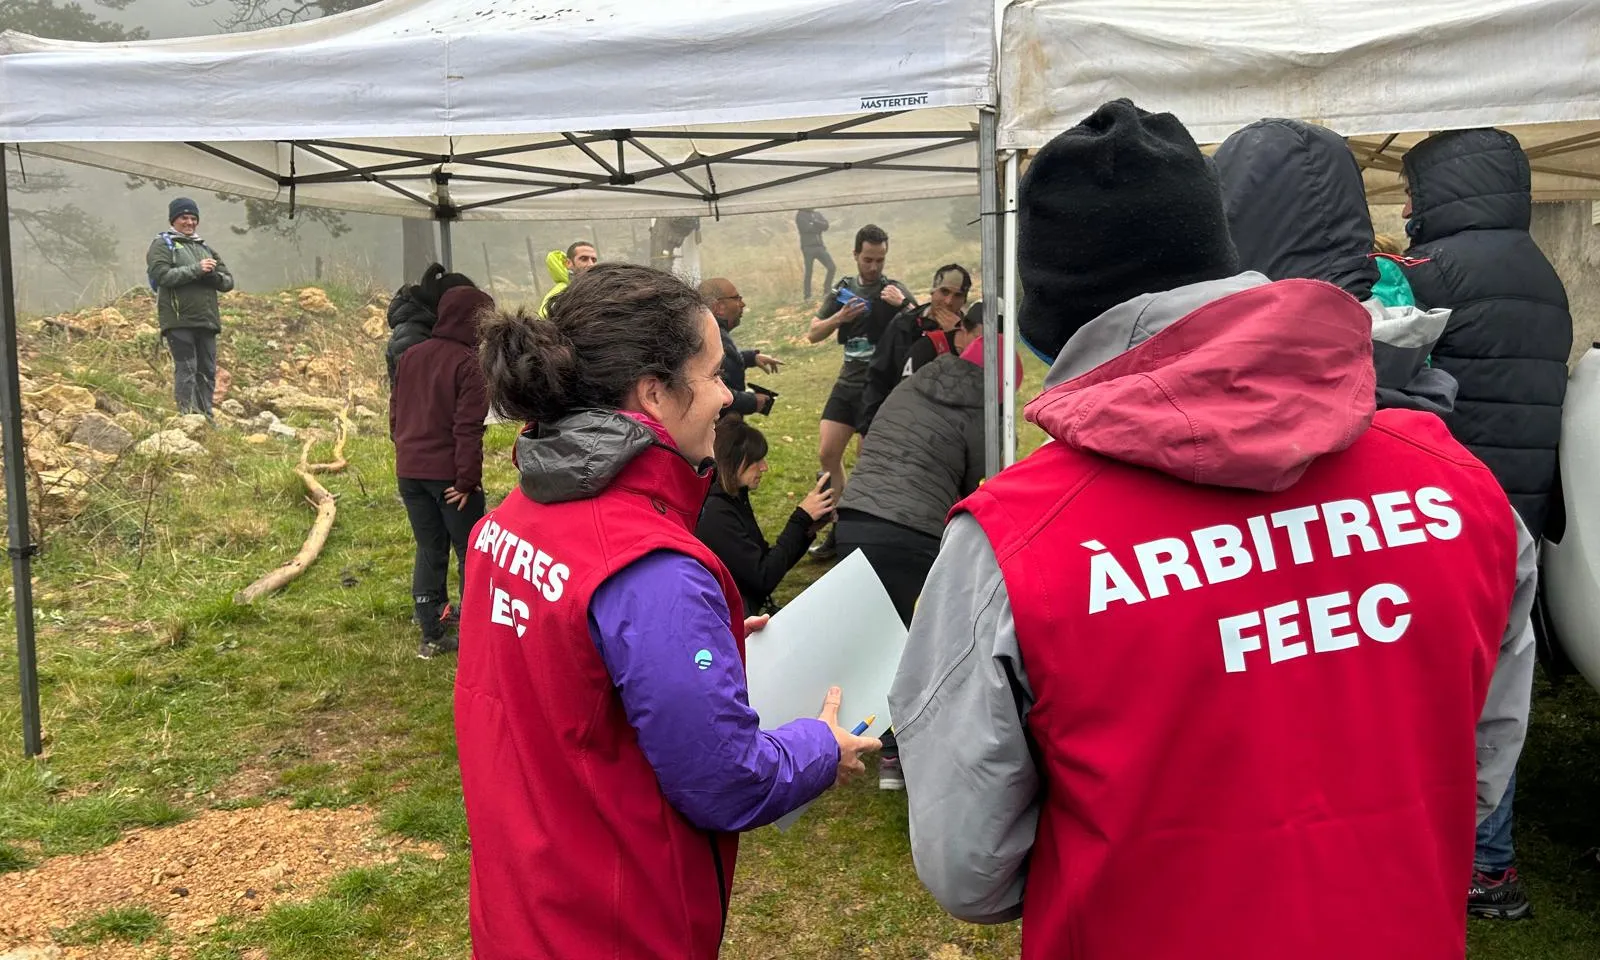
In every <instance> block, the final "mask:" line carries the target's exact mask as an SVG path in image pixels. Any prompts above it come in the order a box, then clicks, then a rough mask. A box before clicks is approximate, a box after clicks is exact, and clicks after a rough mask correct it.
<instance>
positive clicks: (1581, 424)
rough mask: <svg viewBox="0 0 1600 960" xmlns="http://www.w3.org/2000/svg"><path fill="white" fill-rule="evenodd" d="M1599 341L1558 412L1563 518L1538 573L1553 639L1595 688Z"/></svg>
mask: <svg viewBox="0 0 1600 960" xmlns="http://www.w3.org/2000/svg"><path fill="white" fill-rule="evenodd" d="M1597 486H1600V344H1597V345H1596V346H1595V347H1593V348H1591V349H1590V350H1589V352H1588V353H1586V354H1584V355H1583V359H1581V360H1579V361H1578V365H1577V367H1575V368H1574V369H1573V371H1572V377H1571V379H1570V380H1568V381H1567V399H1566V403H1565V405H1564V407H1563V410H1562V414H1561V489H1562V495H1563V496H1564V497H1565V499H1566V509H1567V523H1566V529H1565V531H1563V532H1562V533H1561V542H1560V543H1555V542H1553V541H1549V540H1546V541H1545V544H1544V557H1543V563H1542V564H1541V573H1542V575H1543V576H1544V599H1545V606H1546V608H1547V610H1548V612H1549V616H1550V625H1551V626H1552V627H1554V632H1555V636H1556V641H1557V642H1558V643H1559V644H1560V645H1561V648H1562V649H1563V650H1565V651H1566V654H1567V659H1569V660H1571V661H1572V665H1573V666H1575V667H1577V668H1578V672H1579V673H1581V674H1583V677H1584V679H1586V680H1588V681H1589V685H1590V686H1592V687H1594V688H1595V689H1596V690H1600V491H1597V490H1596V487H1597Z"/></svg>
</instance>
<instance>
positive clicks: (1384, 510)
mask: <svg viewBox="0 0 1600 960" xmlns="http://www.w3.org/2000/svg"><path fill="white" fill-rule="evenodd" d="M1410 503H1411V494H1409V493H1406V492H1405V491H1404V490H1397V491H1395V492H1394V493H1380V494H1377V495H1375V496H1374V497H1373V498H1372V509H1373V510H1374V511H1375V512H1376V513H1377V515H1378V528H1379V529H1381V530H1382V531H1383V542H1384V545H1385V546H1388V547H1409V546H1411V545H1412V544H1416V543H1426V542H1427V540H1428V534H1427V533H1426V532H1424V531H1422V530H1421V529H1416V530H1407V529H1406V525H1407V524H1411V523H1416V522H1417V515H1416V514H1414V513H1412V512H1411V511H1410V510H1407V509H1406V507H1407V505H1409V504H1410Z"/></svg>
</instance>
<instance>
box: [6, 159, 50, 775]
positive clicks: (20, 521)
mask: <svg viewBox="0 0 1600 960" xmlns="http://www.w3.org/2000/svg"><path fill="white" fill-rule="evenodd" d="M5 146H6V145H5V144H0V339H4V340H5V343H4V344H0V367H3V369H4V378H5V382H4V383H3V384H0V421H3V422H4V425H5V441H4V449H5V472H6V533H7V535H8V538H9V540H8V547H9V551H10V553H11V587H12V590H13V596H14V598H15V599H14V600H13V606H14V608H15V609H16V614H17V687H18V689H19V690H21V692H22V754H23V756H25V757H37V756H38V755H39V753H40V751H42V750H43V749H44V741H43V737H42V736H41V733H40V729H39V659H38V651H37V650H36V648H35V647H34V642H33V554H34V549H35V548H34V544H33V537H32V535H31V532H30V530H29V528H28V468H27V461H26V459H25V458H26V456H27V453H26V451H24V450H23V448H22V379H21V376H22V375H21V371H20V370H19V365H18V359H17V296H16V293H17V292H16V287H15V285H14V284H13V283H12V274H11V201H10V197H9V196H8V195H7V194H8V192H9V189H8V188H9V185H8V184H7V182H6V158H5Z"/></svg>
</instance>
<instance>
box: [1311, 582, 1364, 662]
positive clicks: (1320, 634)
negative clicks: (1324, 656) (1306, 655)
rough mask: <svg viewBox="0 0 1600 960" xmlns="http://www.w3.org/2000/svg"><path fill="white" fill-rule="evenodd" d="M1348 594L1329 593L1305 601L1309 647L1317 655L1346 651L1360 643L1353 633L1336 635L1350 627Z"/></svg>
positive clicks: (1346, 592) (1347, 592)
mask: <svg viewBox="0 0 1600 960" xmlns="http://www.w3.org/2000/svg"><path fill="white" fill-rule="evenodd" d="M1349 607H1350V592H1349V591H1348V590H1347V591H1345V592H1343V593H1330V594H1328V595H1327V596H1324V597H1312V598H1311V599H1310V600H1307V601H1306V618H1307V619H1309V620H1310V621H1311V647H1312V649H1314V650H1316V651H1317V652H1318V653H1332V652H1333V651H1335V650H1348V649H1350V648H1351V647H1353V646H1355V645H1356V644H1357V643H1359V642H1360V640H1359V638H1358V637H1357V636H1356V635H1355V634H1354V633H1337V632H1335V631H1338V630H1342V629H1344V628H1346V627H1348V626H1350V614H1349V613H1348V612H1346V611H1348V609H1349Z"/></svg>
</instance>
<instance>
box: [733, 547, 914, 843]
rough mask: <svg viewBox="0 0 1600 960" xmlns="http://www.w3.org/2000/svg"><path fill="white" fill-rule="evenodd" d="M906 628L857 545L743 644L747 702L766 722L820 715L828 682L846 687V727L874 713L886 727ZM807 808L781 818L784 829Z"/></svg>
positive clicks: (875, 727) (876, 730) (876, 727)
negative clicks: (848, 554)
mask: <svg viewBox="0 0 1600 960" xmlns="http://www.w3.org/2000/svg"><path fill="white" fill-rule="evenodd" d="M905 646H906V628H905V625H904V624H902V623H901V622H900V615H899V614H898V613H896V612H895V609H894V604H893V603H892V602H891V601H890V600H889V594H888V593H887V592H886V591H885V590H884V589H883V584H882V583H881V582H880V581H879V580H878V575H877V574H876V573H875V572H873V569H872V565H871V564H870V563H868V562H867V558H866V556H865V555H864V554H862V553H861V552H860V551H857V552H855V553H852V554H851V555H850V556H848V557H846V558H844V560H842V561H840V562H839V563H838V564H837V565H836V566H835V567H834V568H833V569H832V570H829V571H828V572H827V573H826V574H824V575H823V576H822V578H821V579H820V580H818V581H817V582H816V583H813V584H812V585H811V586H810V587H808V588H807V589H806V591H805V592H804V593H802V594H800V596H798V597H796V598H795V599H794V600H793V601H792V602H790V603H789V605H788V606H786V607H784V608H783V609H782V610H781V611H779V612H778V615H777V616H775V617H773V618H772V621H771V622H770V623H768V624H767V626H766V629H764V630H761V631H759V632H757V633H753V634H751V635H750V638H749V639H748V640H747V641H746V643H745V653H746V656H745V662H746V668H745V669H746V672H747V674H748V677H749V688H750V705H751V706H752V707H754V708H755V710H756V712H757V713H758V714H760V715H761V725H762V727H764V728H766V729H769V730H770V729H772V728H773V727H778V726H782V725H783V724H785V723H788V722H789V721H790V720H796V719H799V718H800V717H815V716H816V715H817V714H818V713H819V712H820V711H821V709H822V699H823V697H825V696H827V693H828V688H829V687H832V686H837V687H839V688H840V689H841V690H842V691H843V694H844V697H843V701H842V702H841V704H840V707H839V725H840V726H842V727H844V728H845V729H848V730H853V729H855V726H856V724H858V723H860V722H861V721H862V720H865V719H866V718H867V717H868V716H870V715H872V714H876V715H877V720H876V721H875V722H874V723H873V724H872V725H871V726H870V727H869V728H868V730H867V733H866V735H867V736H874V737H876V736H882V734H883V732H884V731H885V730H888V729H889V726H890V722H891V721H890V718H889V685H890V684H891V683H893V682H894V674H895V670H896V669H897V668H898V667H899V665H900V654H901V652H902V651H904V650H905ZM803 812H805V808H804V807H802V808H800V809H799V810H796V811H794V812H793V813H791V814H789V815H788V816H785V817H783V818H782V819H781V820H779V821H778V822H777V826H778V829H780V830H787V829H788V828H789V827H790V826H791V825H792V824H793V823H794V822H795V820H797V819H798V818H799V817H800V814H802V813H803Z"/></svg>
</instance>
